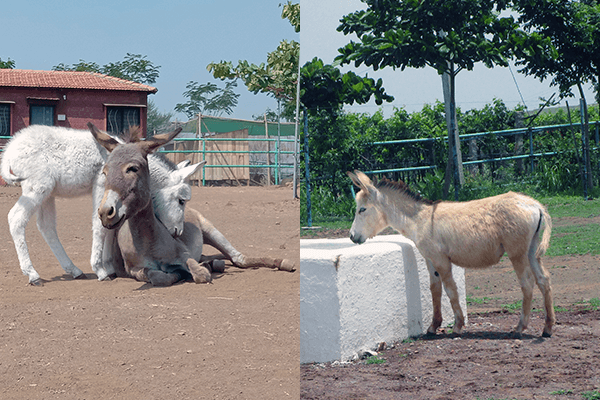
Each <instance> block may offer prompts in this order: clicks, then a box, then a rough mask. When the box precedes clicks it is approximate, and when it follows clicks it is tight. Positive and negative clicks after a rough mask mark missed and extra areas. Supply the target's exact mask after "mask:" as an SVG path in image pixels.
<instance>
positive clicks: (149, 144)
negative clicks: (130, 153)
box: [140, 127, 182, 154]
mask: <svg viewBox="0 0 600 400" xmlns="http://www.w3.org/2000/svg"><path fill="white" fill-rule="evenodd" d="M181 129H182V128H181V127H179V128H177V129H175V130H174V131H173V132H170V133H161V134H160V135H154V136H152V137H151V138H150V139H146V140H144V141H143V142H140V147H141V149H142V150H143V151H145V152H146V154H150V153H152V152H154V151H155V150H156V149H158V148H159V147H161V146H164V145H165V144H167V143H169V142H170V141H171V140H173V139H175V136H177V135H179V132H181Z"/></svg>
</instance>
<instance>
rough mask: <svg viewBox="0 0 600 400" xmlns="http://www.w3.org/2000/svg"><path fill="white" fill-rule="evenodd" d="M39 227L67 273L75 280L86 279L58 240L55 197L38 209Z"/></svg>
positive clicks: (46, 200)
mask: <svg viewBox="0 0 600 400" xmlns="http://www.w3.org/2000/svg"><path fill="white" fill-rule="evenodd" d="M37 227H38V230H39V231H40V233H41V234H42V236H43V237H44V240H45V241H46V243H48V246H50V249H51V250H52V253H54V256H55V257H56V258H57V260H58V262H59V263H60V266H61V267H62V268H63V269H64V270H65V272H66V273H68V274H71V275H72V276H73V278H75V279H77V278H85V277H86V276H85V274H84V273H83V272H82V271H81V270H80V269H79V268H77V267H76V266H75V264H73V261H71V259H70V258H69V256H68V255H67V253H66V252H65V249H64V247H63V245H62V243H60V239H59V238H58V234H57V232H56V203H55V200H54V196H50V197H47V198H46V199H44V201H43V202H42V205H41V207H40V208H39V209H38V212H37Z"/></svg>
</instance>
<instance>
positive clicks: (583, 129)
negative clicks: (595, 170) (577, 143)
mask: <svg viewBox="0 0 600 400" xmlns="http://www.w3.org/2000/svg"><path fill="white" fill-rule="evenodd" d="M586 112H587V109H586V104H585V100H584V99H579V114H580V117H581V145H582V149H583V151H582V156H583V160H582V161H583V199H584V200H587V199H588V189H589V188H588V165H589V161H590V153H589V151H588V149H589V145H588V143H587V139H588V136H589V135H588V134H587V133H588V132H587V127H586V125H585V121H586V118H585V113H586Z"/></svg>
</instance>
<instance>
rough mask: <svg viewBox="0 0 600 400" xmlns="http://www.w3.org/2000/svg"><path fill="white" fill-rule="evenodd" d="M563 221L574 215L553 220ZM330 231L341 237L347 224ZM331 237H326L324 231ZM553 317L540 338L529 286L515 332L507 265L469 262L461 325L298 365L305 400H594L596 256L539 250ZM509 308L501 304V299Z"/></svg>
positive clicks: (514, 297)
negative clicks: (548, 333)
mask: <svg viewBox="0 0 600 400" xmlns="http://www.w3.org/2000/svg"><path fill="white" fill-rule="evenodd" d="M556 222H557V223H558V224H561V223H565V224H568V223H569V222H571V223H572V221H567V222H565V221H560V220H557V221H556ZM333 236H338V237H339V236H342V237H347V232H344V231H338V232H334V233H333ZM328 237H329V235H328ZM543 262H544V265H545V266H546V267H547V268H548V270H549V272H550V274H551V280H552V287H553V294H554V304H555V307H557V309H558V312H557V314H556V316H557V325H556V326H555V329H554V334H553V336H552V338H549V339H546V338H542V337H541V333H542V329H543V325H544V312H543V305H542V301H541V294H540V292H539V290H537V289H536V291H535V292H534V313H533V314H532V321H531V323H530V326H529V329H528V330H527V331H525V334H524V335H523V336H522V337H521V338H520V339H515V338H514V337H513V335H512V334H511V331H512V330H513V329H514V327H515V326H516V325H517V323H518V319H519V314H518V313H519V310H516V311H514V312H510V311H509V310H510V308H511V307H510V305H514V304H515V302H516V301H518V300H520V299H521V298H522V295H521V290H520V287H519V286H518V283H517V280H516V278H515V273H514V272H513V270H512V267H511V266H510V263H509V262H508V261H506V260H503V261H502V262H501V263H500V264H499V265H497V266H494V267H492V268H488V269H484V270H477V271H474V270H467V271H466V274H467V295H468V296H470V297H473V298H474V299H478V301H477V302H471V304H469V306H468V312H469V323H468V325H467V326H466V328H465V333H464V334H463V335H461V336H456V335H453V334H451V333H450V331H446V330H442V331H440V332H438V335H437V336H435V337H426V336H424V337H420V338H417V339H416V340H408V341H406V342H404V343H389V344H387V345H386V348H385V350H383V351H381V352H379V354H378V356H377V357H378V358H379V359H381V360H385V361H384V362H382V363H380V364H368V363H367V362H366V361H365V360H363V361H359V362H354V363H349V364H340V363H324V364H306V365H302V367H301V383H300V385H301V398H303V399H319V400H322V399H482V400H483V399H555V400H558V399H583V398H585V397H583V396H582V393H588V394H589V392H592V393H593V394H594V396H596V397H587V398H594V399H597V398H600V362H599V360H600V310H599V309H598V308H595V307H592V306H591V305H590V302H589V300H590V299H592V298H598V297H600V257H598V256H591V255H584V256H565V257H553V258H549V257H546V258H544V259H543ZM505 306H508V307H505Z"/></svg>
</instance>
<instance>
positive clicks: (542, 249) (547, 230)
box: [535, 206, 552, 258]
mask: <svg viewBox="0 0 600 400" xmlns="http://www.w3.org/2000/svg"><path fill="white" fill-rule="evenodd" d="M542 228H543V229H544V234H543V235H542V240H541V241H540V244H539V245H538V248H537V250H536V251H535V256H536V258H539V257H541V256H543V255H544V254H545V253H546V250H548V247H550V235H551V234H552V218H550V214H548V210H546V207H544V206H541V208H540V222H539V223H538V229H537V232H536V233H535V234H536V235H539V234H540V229H542Z"/></svg>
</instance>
